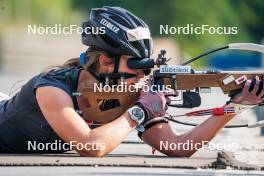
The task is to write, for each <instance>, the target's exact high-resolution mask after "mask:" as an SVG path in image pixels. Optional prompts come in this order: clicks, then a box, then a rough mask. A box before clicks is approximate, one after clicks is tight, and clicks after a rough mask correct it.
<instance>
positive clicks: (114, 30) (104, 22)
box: [100, 18, 120, 34]
mask: <svg viewBox="0 0 264 176" xmlns="http://www.w3.org/2000/svg"><path fill="white" fill-rule="evenodd" d="M100 23H101V24H102V25H104V26H105V27H107V28H109V29H110V30H111V31H113V32H114V33H116V34H117V33H118V31H119V30H120V29H119V28H118V27H116V26H114V25H113V24H112V23H110V22H109V21H107V20H106V19H104V18H102V19H101V21H100Z"/></svg>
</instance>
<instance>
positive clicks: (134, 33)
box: [126, 27, 150, 42]
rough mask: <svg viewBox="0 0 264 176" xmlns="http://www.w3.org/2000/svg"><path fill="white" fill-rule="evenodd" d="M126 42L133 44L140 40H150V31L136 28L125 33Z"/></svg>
mask: <svg viewBox="0 0 264 176" xmlns="http://www.w3.org/2000/svg"><path fill="white" fill-rule="evenodd" d="M126 33H127V38H128V41H130V42H133V41H137V40H142V39H150V31H149V29H148V28H143V27H138V28H136V29H130V30H127V31H126Z"/></svg>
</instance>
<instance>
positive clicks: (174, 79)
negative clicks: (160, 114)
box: [171, 75, 177, 90]
mask: <svg viewBox="0 0 264 176" xmlns="http://www.w3.org/2000/svg"><path fill="white" fill-rule="evenodd" d="M171 84H172V89H174V90H176V89H177V82H176V75H172V76H171Z"/></svg>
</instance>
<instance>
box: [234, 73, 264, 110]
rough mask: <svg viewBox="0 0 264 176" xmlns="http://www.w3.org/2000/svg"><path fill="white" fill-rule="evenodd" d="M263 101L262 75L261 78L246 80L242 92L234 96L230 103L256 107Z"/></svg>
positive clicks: (263, 82) (263, 76) (263, 86)
mask: <svg viewBox="0 0 264 176" xmlns="http://www.w3.org/2000/svg"><path fill="white" fill-rule="evenodd" d="M263 101H264V75H262V77H261V78H259V76H256V77H255V78H254V79H252V80H247V81H246V83H245V85H244V87H243V90H242V92H240V93H239V94H238V95H235V96H234V97H233V98H232V99H231V102H233V103H236V104H244V105H256V104H260V103H262V102H263Z"/></svg>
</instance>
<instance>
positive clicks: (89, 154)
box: [77, 150, 107, 158]
mask: <svg viewBox="0 0 264 176" xmlns="http://www.w3.org/2000/svg"><path fill="white" fill-rule="evenodd" d="M77 152H78V153H79V154H80V156H82V157H96V158H100V157H104V156H105V155H106V154H107V153H106V152H105V151H101V150H95V151H77Z"/></svg>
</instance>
